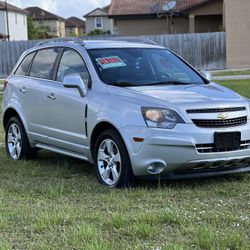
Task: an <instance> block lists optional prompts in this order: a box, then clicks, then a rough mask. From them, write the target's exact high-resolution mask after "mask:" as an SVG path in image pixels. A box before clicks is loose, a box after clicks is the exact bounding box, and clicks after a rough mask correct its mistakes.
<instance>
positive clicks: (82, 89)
mask: <svg viewBox="0 0 250 250" xmlns="http://www.w3.org/2000/svg"><path fill="white" fill-rule="evenodd" d="M63 86H64V87H65V88H69V89H78V91H79V93H80V96H81V97H84V96H86V95H87V92H88V89H87V87H86V86H85V84H84V82H83V80H82V78H81V76H80V75H79V74H71V75H67V76H65V77H64V79H63Z"/></svg>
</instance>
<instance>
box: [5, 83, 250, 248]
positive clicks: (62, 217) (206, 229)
mask: <svg viewBox="0 0 250 250" xmlns="http://www.w3.org/2000/svg"><path fill="white" fill-rule="evenodd" d="M223 84H224V85H226V86H229V87H231V88H233V89H235V90H238V91H239V92H240V93H242V94H245V95H247V96H248V97H250V86H249V84H250V83H249V82H247V81H238V82H236V81H235V82H232V81H231V83H230V84H229V83H223ZM249 244H250V174H237V175H230V176H226V177H217V178H206V179H198V180H186V181H162V182H161V183H160V185H159V184H158V183H157V182H152V181H150V182H147V181H141V182H140V183H139V186H138V187H137V188H135V189H132V190H110V189H108V188H106V187H103V186H101V185H99V184H98V183H97V181H96V177H95V173H94V170H93V168H92V166H91V165H90V164H87V163H85V162H82V161H79V160H75V159H71V158H68V157H64V156H60V155H57V154H54V153H49V152H42V151H41V152H39V155H38V158H37V160H36V161H29V162H25V161H22V162H13V161H11V160H10V159H8V158H7V157H6V154H5V152H4V144H3V129H2V127H1V128H0V249H1V250H5V249H6V250H7V249H35V250H38V249H77V250H78V249H87V250H88V249H90V250H96V249H97V250H98V249H100V250H106V249H107V250H110V249H115V250H119V249H122V250H124V249H143V250H144V249H151V250H153V249H154V250H156V249H162V250H168V249H173V250H174V249H176V250H177V249H178V250H179V249H183V250H184V249H214V250H218V249H219V250H220V249H222V250H226V249H231V250H236V249H243V250H246V249H249Z"/></svg>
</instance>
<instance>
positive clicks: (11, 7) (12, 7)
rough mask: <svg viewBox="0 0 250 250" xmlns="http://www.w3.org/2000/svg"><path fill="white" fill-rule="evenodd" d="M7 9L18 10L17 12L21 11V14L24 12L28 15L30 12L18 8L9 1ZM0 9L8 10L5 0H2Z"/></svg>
mask: <svg viewBox="0 0 250 250" xmlns="http://www.w3.org/2000/svg"><path fill="white" fill-rule="evenodd" d="M7 9H8V11H10V12H16V13H20V14H24V15H28V14H29V13H28V12H27V11H26V10H24V9H21V8H18V7H16V6H14V5H12V4H9V3H7ZM0 10H6V6H5V2H3V1H0Z"/></svg>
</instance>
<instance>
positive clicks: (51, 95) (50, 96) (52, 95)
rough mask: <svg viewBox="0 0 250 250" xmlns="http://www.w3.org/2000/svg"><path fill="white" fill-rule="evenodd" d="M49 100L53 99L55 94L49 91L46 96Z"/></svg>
mask: <svg viewBox="0 0 250 250" xmlns="http://www.w3.org/2000/svg"><path fill="white" fill-rule="evenodd" d="M47 97H48V98H49V99H50V100H55V99H56V97H55V94H53V93H51V94H50V95H48V96H47Z"/></svg>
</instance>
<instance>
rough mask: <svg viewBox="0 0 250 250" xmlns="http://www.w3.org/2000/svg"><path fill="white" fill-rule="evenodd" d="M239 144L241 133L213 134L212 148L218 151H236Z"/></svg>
mask: <svg viewBox="0 0 250 250" xmlns="http://www.w3.org/2000/svg"><path fill="white" fill-rule="evenodd" d="M240 144H241V132H215V133H214V147H215V149H216V150H218V151H229V150H237V149H239V148H240Z"/></svg>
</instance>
